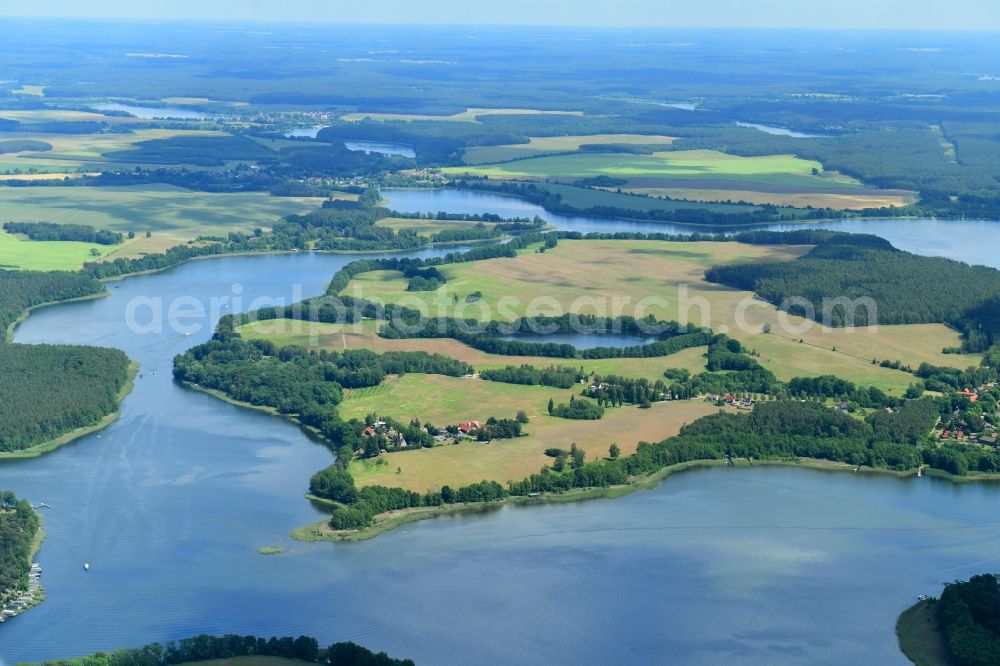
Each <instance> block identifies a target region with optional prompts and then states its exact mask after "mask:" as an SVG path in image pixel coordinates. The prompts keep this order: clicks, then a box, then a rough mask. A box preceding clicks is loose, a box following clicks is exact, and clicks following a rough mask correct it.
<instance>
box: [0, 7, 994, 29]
mask: <svg viewBox="0 0 1000 666" xmlns="http://www.w3.org/2000/svg"><path fill="white" fill-rule="evenodd" d="M0 16H8V17H11V16H19V17H48V18H52V17H74V18H76V17H84V18H118V19H136V18H138V19H190V20H234V19H236V20H247V21H292V22H317V23H319V22H322V23H393V24H425V25H426V24H460V25H565V26H606V27H631V26H642V27H701V26H708V27H747V28H766V27H773V28H847V29H950V30H962V29H971V30H1000V2H997V0H947V1H944V0H834V1H831V0H615V1H614V2H610V3H609V2H607V0H501V1H500V2H497V1H496V0H485V1H484V0H369V1H367V2H358V1H357V0H282V1H281V2H278V1H277V0H169V1H165V0H153V1H149V0H146V1H140V2H137V1H136V0H31V1H30V2H24V1H23V0H0Z"/></svg>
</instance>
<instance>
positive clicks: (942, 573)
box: [0, 249, 1000, 665]
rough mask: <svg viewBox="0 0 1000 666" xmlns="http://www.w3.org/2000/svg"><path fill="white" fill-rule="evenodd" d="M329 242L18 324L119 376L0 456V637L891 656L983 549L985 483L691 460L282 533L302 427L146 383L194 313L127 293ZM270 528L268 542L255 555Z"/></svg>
mask: <svg viewBox="0 0 1000 666" xmlns="http://www.w3.org/2000/svg"><path fill="white" fill-rule="evenodd" d="M448 251H452V250H451V249H449V250H448ZM429 254H431V252H425V253H423V256H427V255H429ZM352 259H353V257H350V256H347V257H338V256H331V255H316V254H305V253H302V254H289V255H281V256H271V257H231V258H218V259H212V260H209V261H199V262H192V263H190V264H187V265H185V266H181V267H179V268H177V269H174V270H171V271H167V272H164V273H159V274H156V275H148V276H137V277H133V278H130V279H128V280H125V281H122V282H119V283H112V284H111V287H112V289H111V295H110V296H109V297H108V298H104V299H100V300H95V301H89V302H80V303H71V304H64V305H60V306H56V307H51V308H47V309H43V310H40V311H38V312H36V313H34V314H33V315H32V316H31V317H29V318H28V320H27V321H26V322H25V323H24V324H23V325H22V326H21V327H20V328H19V329H18V331H17V337H16V339H17V340H18V341H19V342H34V343H37V342H72V343H84V344H100V345H107V346H113V347H118V348H121V349H124V350H125V351H127V352H128V353H129V355H130V356H131V357H132V358H134V359H136V360H138V361H140V362H141V363H142V365H143V378H142V379H140V380H138V382H137V384H136V389H135V392H134V393H133V394H132V395H131V396H130V397H129V398H128V399H127V400H126V401H125V403H124V406H123V412H122V417H121V419H120V420H119V421H118V422H116V423H115V424H114V425H112V426H111V427H109V428H107V429H106V430H104V431H103V432H101V433H99V434H95V435H91V436H88V437H86V438H83V439H81V440H79V441H77V442H76V443H75V444H73V445H70V446H67V447H64V448H62V449H60V450H58V451H56V452H53V453H51V454H48V455H46V456H43V457H41V458H36V459H32V460H24V461H16V462H7V463H4V464H0V487H2V488H10V489H13V490H14V491H16V492H17V493H18V494H20V495H22V496H26V497H28V498H29V499H30V500H31V501H33V502H39V501H45V502H47V503H49V504H50V505H51V506H52V509H50V510H46V511H45V513H44V515H45V519H46V529H47V531H48V539H47V540H46V542H45V544H44V546H43V548H42V551H41V553H40V555H39V561H40V562H41V563H42V565H43V568H44V576H43V582H44V584H45V586H46V588H47V590H48V600H47V601H46V602H45V603H44V604H42V605H41V606H39V607H38V608H36V609H34V610H32V611H31V612H30V613H27V614H26V615H24V616H23V617H19V618H15V619H14V620H13V621H10V622H8V623H6V624H4V625H3V626H0V656H2V658H3V659H5V660H6V661H7V662H8V663H12V662H17V661H21V660H37V659H45V658H54V657H59V656H66V655H75V654H83V653H89V652H93V651H95V650H99V649H110V648H115V647H118V646H124V645H141V644H143V643H146V642H149V641H153V640H166V639H170V638H178V637H182V636H186V635H191V634H195V633H199V632H211V633H224V632H245V633H258V634H268V635H270V634H286V633H291V634H299V633H307V634H313V635H316V636H317V637H319V638H320V639H321V640H323V641H324V642H325V641H334V640H348V639H349V640H356V641H359V642H362V643H365V644H367V645H369V646H370V647H373V648H375V649H379V650H381V649H385V650H388V651H390V652H391V653H393V654H397V655H402V656H408V657H412V658H414V659H416V660H417V661H418V662H419V663H422V664H450V663H455V661H456V656H457V655H475V657H474V658H475V660H476V661H477V662H479V663H523V664H547V663H552V662H562V663H570V662H575V663H582V664H606V663H655V662H660V663H663V662H667V661H670V662H674V663H685V664H706V665H708V664H718V663H732V662H737V663H744V664H801V663H811V664H843V663H880V664H882V663H884V664H905V663H906V661H905V659H904V658H903V657H902V655H901V654H899V653H898V652H897V649H896V644H895V637H894V634H893V626H894V622H895V617H896V615H897V613H899V611H900V610H902V609H903V608H905V607H906V606H908V605H909V604H910V603H912V601H913V600H914V598H915V596H916V595H917V594H920V593H936V592H937V591H938V590H939V589H940V585H941V583H942V582H944V581H950V580H954V579H956V578H962V577H967V576H969V575H971V574H974V573H978V572H981V571H989V570H993V571H996V570H997V569H998V568H1000V562H998V561H1000V522H998V519H997V518H996V506H997V501H998V499H1000V488H998V487H997V486H995V485H990V486H987V485H969V486H965V487H958V486H953V485H950V484H947V483H944V482H937V481H935V480H933V479H928V478H924V479H919V480H916V479H914V480H907V481H901V480H897V479H892V478H882V477H862V476H857V475H853V474H848V473H840V474H831V473H821V472H815V471H809V470H792V469H781V468H772V469H768V468H758V469H751V470H729V469H707V470H699V471H694V472H690V473H685V474H681V475H678V476H676V477H673V478H671V479H669V480H668V481H667V482H666V483H664V484H661V485H660V486H658V487H657V488H655V489H654V490H650V491H644V492H639V493H636V494H633V495H630V496H628V497H625V498H622V499H618V500H613V501H595V502H587V503H579V504H569V505H552V506H539V507H522V508H517V507H508V508H505V509H502V510H499V511H495V512H492V513H488V514H483V515H477V516H465V517H452V518H447V519H439V520H431V521H425V522H422V523H417V524H414V525H410V526H407V528H406V530H405V531H404V530H397V531H395V532H392V533H389V534H387V535H383V536H381V537H379V538H377V539H374V540H372V541H367V542H363V543H358V544H340V545H338V544H326V543H320V544H301V543H296V542H292V541H290V539H289V538H288V536H287V535H288V532H289V530H291V529H292V528H294V527H297V526H300V525H303V524H305V523H307V522H309V521H312V520H316V519H318V518H319V517H320V514H319V513H318V512H317V511H316V510H315V509H314V508H312V506H311V505H310V504H309V503H308V502H306V501H305V500H304V499H303V498H302V493H303V491H304V490H305V488H306V484H307V483H308V479H309V476H310V475H311V474H312V473H313V472H314V471H316V470H317V469H319V468H321V467H323V466H324V465H326V464H328V463H329V462H330V461H331V459H332V458H331V455H330V454H329V452H328V451H327V449H326V448H325V447H323V446H322V445H320V444H317V443H315V442H312V441H310V440H309V439H308V438H307V437H306V436H305V435H304V434H303V433H302V432H301V431H300V430H299V429H298V428H296V427H295V426H293V425H291V424H289V423H286V422H284V421H282V420H280V419H276V418H271V417H267V416H264V415H260V414H256V413H254V412H250V411H245V410H241V409H238V408H236V407H232V406H229V405H227V404H225V403H223V402H221V401H218V400H215V399H213V398H211V397H209V396H206V395H203V394H200V393H197V392H193V391H189V390H186V389H184V388H182V387H180V386H177V385H176V384H174V383H173V382H172V381H171V378H170V368H171V359H172V357H173V356H174V355H175V354H177V353H179V352H182V351H183V350H184V349H186V348H187V347H189V346H191V345H194V344H197V343H199V342H202V341H204V340H206V339H207V338H208V337H209V335H210V332H211V324H212V323H214V322H213V321H206V322H205V324H206V325H205V327H204V328H203V329H202V330H200V331H196V332H195V333H193V334H192V335H191V336H190V337H186V336H184V335H182V334H181V333H178V332H175V331H172V330H169V329H167V330H164V331H163V332H162V333H151V334H138V333H136V332H133V331H132V330H130V329H129V327H128V326H126V323H125V319H126V312H127V311H128V308H129V304H130V303H131V304H133V305H135V304H136V303H140V304H142V305H143V307H141V308H139V309H138V311H139V314H138V315H137V316H136V319H137V320H138V321H139V322H140V323H144V324H145V323H149V322H150V321H151V318H150V316H149V315H148V309H149V308H156V307H157V303H158V301H157V300H156V299H162V302H163V307H164V309H165V308H166V307H167V306H168V305H169V304H170V303H172V302H174V303H176V302H177V299H180V298H188V299H195V300H196V301H198V302H202V303H204V304H205V306H206V307H210V304H209V299H211V298H213V297H215V298H218V299H222V298H225V297H230V298H231V297H233V296H234V295H235V294H237V293H238V296H239V297H240V299H241V302H239V303H236V304H235V305H234V306H233V308H232V309H233V310H236V309H247V308H250V307H255V306H258V305H261V303H259V302H258V303H252V301H253V300H254V299H257V298H259V297H268V298H272V299H278V298H281V299H285V300H286V301H291V300H297V299H299V298H302V297H304V296H308V295H312V294H317V293H320V292H321V291H322V289H323V287H324V285H325V284H326V282H327V281H328V280H329V278H330V276H331V275H332V274H333V273H334V272H335V271H336V270H337V269H338V268H339V267H340V266H342V265H343V264H344V263H346V262H348V261H350V260H352ZM234 285H239V286H238V287H236V288H234ZM296 285H298V286H296ZM136 299H147V300H142V301H136ZM191 305H192V303H191V301H189V302H187V303H186V304H185V307H186V308H187V309H191ZM143 308H146V309H145V310H144V309H143ZM229 311H231V310H229ZM189 323H190V322H189ZM275 544H281V545H284V546H285V547H286V551H287V552H286V553H285V554H283V555H280V556H276V557H263V556H260V555H259V554H258V553H257V550H258V549H259V548H260V547H262V546H268V545H275ZM85 561H89V562H91V563H92V564H93V568H92V569H91V571H90V572H88V573H84V571H83V570H82V566H81V565H82V563H83V562H85Z"/></svg>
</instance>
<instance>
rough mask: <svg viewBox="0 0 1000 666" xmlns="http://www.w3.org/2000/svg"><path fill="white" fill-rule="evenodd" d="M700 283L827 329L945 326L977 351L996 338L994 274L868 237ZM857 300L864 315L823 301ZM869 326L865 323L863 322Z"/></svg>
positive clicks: (998, 315)
mask: <svg viewBox="0 0 1000 666" xmlns="http://www.w3.org/2000/svg"><path fill="white" fill-rule="evenodd" d="M705 276H706V278H707V279H708V280H709V281H711V282H719V283H722V284H725V285H726V286H730V287H735V288H737V289H746V290H748V291H754V292H756V293H757V294H759V295H760V296H762V297H763V298H765V299H766V300H767V301H769V302H771V303H774V304H775V305H778V306H781V305H782V303H784V302H785V301H786V299H792V298H799V299H805V300H806V301H808V302H809V304H810V305H811V308H812V312H809V310H808V309H807V308H806V307H804V305H802V304H792V305H790V306H789V307H788V310H789V311H790V312H792V313H793V314H801V315H804V316H810V317H813V318H815V319H817V320H818V321H822V322H823V323H825V324H827V325H830V326H844V325H848V324H849V322H850V321H851V318H852V314H853V321H854V325H856V326H865V325H867V324H869V323H878V324H917V323H928V322H940V323H948V324H952V325H953V326H955V327H956V328H959V329H960V330H962V331H963V332H964V333H965V346H966V349H967V350H968V351H985V350H986V349H988V348H989V347H990V345H992V344H993V343H995V342H996V341H998V340H1000V305H998V304H997V294H1000V271H997V270H996V269H993V268H988V267H985V266H969V265H967V264H963V263H961V262H958V261H953V260H951V259H943V258H940V257H924V256H919V255H915V254H911V253H909V252H903V251H901V250H897V249H896V248H894V247H893V246H892V245H891V244H890V243H889V242H888V241H886V240H883V239H881V238H878V237H875V236H865V235H847V236H833V237H831V238H829V239H828V240H826V241H824V242H822V243H820V244H819V245H817V246H816V247H815V248H813V249H812V250H811V251H810V252H809V253H807V254H805V255H803V256H802V257H799V258H798V259H796V260H794V261H787V262H772V263H755V264H739V265H732V266H715V267H713V268H711V269H709V270H708V271H707V272H706V274H705ZM835 297H836V298H840V297H846V298H849V299H857V298H862V297H867V298H871V299H873V300H874V303H875V305H876V310H875V311H874V312H873V313H870V312H869V311H868V310H866V309H865V308H863V307H862V308H858V309H857V310H856V311H855V312H854V313H850V312H848V311H847V309H846V308H845V306H844V305H843V304H834V305H832V306H830V305H827V303H829V300H828V299H833V298H835ZM870 315H871V316H873V317H874V318H875V319H876V321H873V322H869V316H870Z"/></svg>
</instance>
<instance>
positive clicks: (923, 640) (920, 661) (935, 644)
mask: <svg viewBox="0 0 1000 666" xmlns="http://www.w3.org/2000/svg"><path fill="white" fill-rule="evenodd" d="M935 608H936V599H922V600H920V601H918V602H917V603H915V604H914V605H912V606H910V607H909V608H907V609H906V610H904V611H903V612H902V613H900V614H899V618H898V619H897V620H896V639H897V641H898V642H899V650H900V651H901V652H902V653H903V654H904V655H906V658H907V659H909V660H910V661H912V662H913V663H914V664H916V665H917V666H949V664H951V659H950V657H949V655H948V645H947V642H946V641H945V638H944V635H943V634H942V633H941V628H940V626H939V625H938V622H937V616H936V614H935Z"/></svg>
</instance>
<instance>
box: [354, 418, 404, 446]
mask: <svg viewBox="0 0 1000 666" xmlns="http://www.w3.org/2000/svg"><path fill="white" fill-rule="evenodd" d="M377 435H382V436H383V437H384V438H385V440H386V441H387V442H391V443H392V445H393V446H398V447H399V448H401V449H405V448H406V447H407V446H409V443H408V442H407V441H406V438H405V437H403V433H401V432H399V431H398V430H396V429H395V428H393V427H392V426H390V425H389V424H388V423H386V422H385V421H375V423H373V424H371V425H370V426H368V427H367V428H365V431H364V436H365V437H375V436H377Z"/></svg>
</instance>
